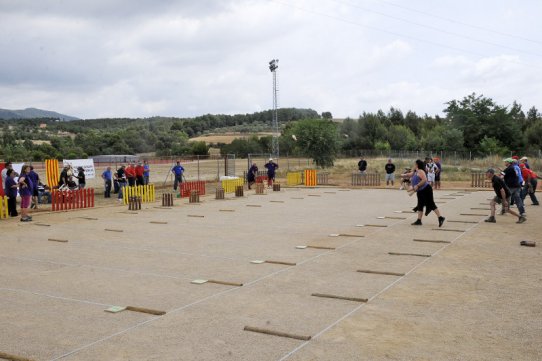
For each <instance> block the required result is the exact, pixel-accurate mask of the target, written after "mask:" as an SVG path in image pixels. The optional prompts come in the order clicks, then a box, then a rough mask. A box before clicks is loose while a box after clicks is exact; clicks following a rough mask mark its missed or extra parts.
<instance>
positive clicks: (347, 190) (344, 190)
mask: <svg viewBox="0 0 542 361" xmlns="http://www.w3.org/2000/svg"><path fill="white" fill-rule="evenodd" d="M339 192H350V189H339Z"/></svg>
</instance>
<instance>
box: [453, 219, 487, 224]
mask: <svg viewBox="0 0 542 361" xmlns="http://www.w3.org/2000/svg"><path fill="white" fill-rule="evenodd" d="M446 222H452V223H479V222H476V221H457V220H452V219H447V220H446Z"/></svg>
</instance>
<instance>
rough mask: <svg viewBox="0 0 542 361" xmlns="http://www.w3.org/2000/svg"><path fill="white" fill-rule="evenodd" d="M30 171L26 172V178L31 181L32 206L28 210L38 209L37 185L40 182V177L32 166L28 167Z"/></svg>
mask: <svg viewBox="0 0 542 361" xmlns="http://www.w3.org/2000/svg"><path fill="white" fill-rule="evenodd" d="M29 167H30V171H29V172H28V178H30V180H31V181H32V204H31V205H30V208H33V209H38V203H41V202H40V201H39V193H38V184H39V182H40V176H39V175H38V173H36V172H35V171H34V166H32V165H31V166H29Z"/></svg>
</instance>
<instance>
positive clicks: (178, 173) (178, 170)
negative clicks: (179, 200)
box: [171, 161, 184, 191]
mask: <svg viewBox="0 0 542 361" xmlns="http://www.w3.org/2000/svg"><path fill="white" fill-rule="evenodd" d="M171 173H173V177H174V181H173V190H174V191H177V187H178V186H179V184H181V183H182V182H183V174H184V167H183V166H182V165H181V162H180V161H177V163H176V165H175V166H174V167H173V168H171Z"/></svg>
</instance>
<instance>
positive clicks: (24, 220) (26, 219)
mask: <svg viewBox="0 0 542 361" xmlns="http://www.w3.org/2000/svg"><path fill="white" fill-rule="evenodd" d="M31 221H32V218H30V217H26V218H21V222H31Z"/></svg>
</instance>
